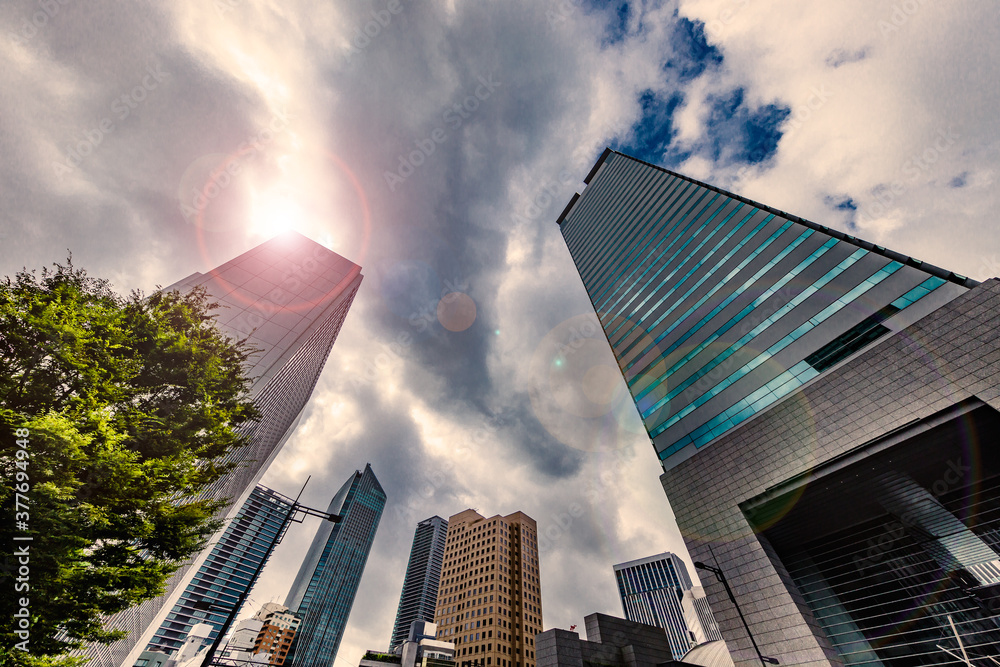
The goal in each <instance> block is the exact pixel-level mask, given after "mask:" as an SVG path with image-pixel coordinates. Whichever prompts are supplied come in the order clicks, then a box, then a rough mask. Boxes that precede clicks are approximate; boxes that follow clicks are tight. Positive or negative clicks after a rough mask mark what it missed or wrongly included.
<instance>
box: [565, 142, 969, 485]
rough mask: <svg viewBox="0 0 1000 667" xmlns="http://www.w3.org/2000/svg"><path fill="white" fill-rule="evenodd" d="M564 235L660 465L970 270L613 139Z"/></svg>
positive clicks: (951, 287)
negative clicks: (717, 183) (913, 253)
mask: <svg viewBox="0 0 1000 667" xmlns="http://www.w3.org/2000/svg"><path fill="white" fill-rule="evenodd" d="M585 182H586V183H587V184H588V185H587V188H586V190H585V192H584V195H582V196H578V197H577V198H574V200H573V201H572V202H571V203H570V205H569V206H567V209H566V210H565V211H564V212H563V214H562V216H560V218H559V223H560V230H561V231H562V235H563V238H565V240H566V245H567V246H568V247H569V251H570V254H571V255H572V256H573V261H574V262H575V263H576V266H577V269H578V270H579V272H580V277H581V278H582V279H583V284H584V286H585V287H586V289H587V293H588V294H589V295H590V300H591V302H592V303H593V306H594V309H595V310H596V311H597V315H598V317H599V318H600V321H601V325H602V326H603V328H604V331H605V333H606V334H607V338H608V341H609V342H610V343H611V348H612V350H613V352H614V354H615V358H616V359H617V360H618V364H619V366H620V367H621V370H622V374H623V375H624V377H625V381H626V384H627V385H628V388H629V391H630V392H631V394H632V397H633V398H634V400H635V403H636V407H637V408H638V410H639V414H640V416H641V417H642V420H643V423H644V424H645V426H646V430H647V431H648V433H649V436H650V438H651V439H652V441H653V446H654V447H655V449H656V453H657V455H658V456H659V459H660V461H661V464H662V466H663V469H664V470H669V469H670V468H672V467H674V466H676V465H678V464H680V463H681V462H682V461H684V460H686V459H688V458H690V457H692V456H694V455H695V454H696V453H697V452H699V451H702V450H703V449H704V448H705V447H706V446H709V445H710V444H711V443H712V441H713V440H715V439H716V438H718V437H719V436H720V435H722V434H723V433H726V432H727V431H729V430H730V429H732V428H734V427H736V426H737V425H739V424H740V423H742V422H744V421H746V420H747V419H750V418H751V417H753V416H754V415H756V414H758V413H760V412H762V411H763V410H765V409H766V408H767V407H768V406H770V405H772V404H773V403H775V402H776V401H778V400H780V399H781V398H782V397H784V396H786V395H788V394H789V393H790V392H792V391H794V390H795V389H796V388H798V387H801V386H802V385H803V384H805V383H807V382H809V381H810V380H812V379H813V378H815V377H816V376H818V375H819V374H820V373H822V372H824V371H825V370H827V369H829V368H831V367H833V366H834V365H836V364H837V363H839V362H841V361H843V360H844V359H846V358H847V357H849V356H851V355H852V354H854V353H856V352H858V351H859V350H861V349H862V348H864V347H865V346H867V345H869V344H870V343H872V342H873V341H875V340H877V339H878V338H881V337H882V336H884V335H886V334H888V333H889V332H890V331H899V330H900V329H901V328H903V327H904V326H905V325H907V324H909V323H910V322H913V321H915V320H916V319H918V318H920V317H922V316H923V315H925V314H927V313H928V312H930V311H932V310H934V309H936V308H938V307H940V306H941V305H942V304H944V303H946V302H947V301H949V300H951V299H953V298H955V297H956V296H958V295H959V294H962V293H963V292H965V291H966V290H967V289H968V288H969V287H970V286H972V285H974V284H975V282H974V281H970V280H968V279H967V278H964V277H962V276H958V275H956V274H954V273H950V272H948V271H945V270H943V269H939V268H937V267H933V266H930V265H928V264H924V263H923V262H920V261H917V260H914V259H912V258H910V257H906V256H905V255H901V254H899V253H896V252H893V251H891V250H887V249H886V248H883V247H881V246H877V245H873V244H871V243H868V242H866V241H861V240H860V239H857V238H854V237H853V236H849V235H847V234H843V233H841V232H838V231H835V230H832V229H829V228H826V227H822V226H820V225H817V224H815V223H811V222H808V221H806V220H802V219H801V218H797V217H795V216H792V215H788V214H785V213H782V212H781V211H777V210H774V209H772V208H770V207H767V206H764V205H762V204H757V203H755V202H752V201H750V200H747V199H744V198H742V197H738V196H736V195H733V194H730V193H727V192H724V191H722V190H719V189H717V188H714V187H712V186H710V185H706V184H704V183H700V182H698V181H695V180H692V179H689V178H686V177H684V176H681V175H679V174H675V173H672V172H669V171H667V170H665V169H661V168H659V167H655V166H653V165H650V164H646V163H644V162H641V161H639V160H636V159H634V158H629V157H627V156H625V155H622V154H620V153H616V152H614V151H611V150H606V151H605V152H604V154H603V155H602V156H601V158H600V159H599V160H598V162H597V164H596V165H595V166H594V169H593V170H592V171H591V173H590V174H589V175H588V176H587V178H586V180H585Z"/></svg>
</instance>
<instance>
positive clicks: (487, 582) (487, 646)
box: [435, 509, 542, 667]
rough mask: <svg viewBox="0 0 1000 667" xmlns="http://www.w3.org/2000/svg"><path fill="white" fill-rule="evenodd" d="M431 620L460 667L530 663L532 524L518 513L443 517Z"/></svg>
mask: <svg viewBox="0 0 1000 667" xmlns="http://www.w3.org/2000/svg"><path fill="white" fill-rule="evenodd" d="M438 591H439V592H438V603H437V608H436V612H435V621H436V622H437V624H438V639H442V640H444V641H449V642H454V644H455V662H456V663H457V664H458V665H459V666H460V667H535V635H537V634H538V633H539V632H541V631H542V602H541V581H540V579H539V571H538V529H537V526H536V524H535V520H534V519H532V518H531V517H529V516H528V515H526V514H524V513H523V512H515V513H513V514H510V515H508V516H500V515H495V516H492V517H489V518H487V517H484V516H482V515H481V514H479V513H478V512H477V511H475V510H472V509H468V510H465V511H462V512H459V513H458V514H456V515H454V516H452V517H451V518H450V519H448V536H447V540H446V545H445V554H444V564H443V567H442V569H441V584H440V586H439V588H438Z"/></svg>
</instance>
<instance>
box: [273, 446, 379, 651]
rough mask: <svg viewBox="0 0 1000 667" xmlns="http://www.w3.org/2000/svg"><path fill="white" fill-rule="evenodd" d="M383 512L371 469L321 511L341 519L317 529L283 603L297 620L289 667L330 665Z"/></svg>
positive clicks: (354, 478) (349, 482)
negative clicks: (296, 615)
mask: <svg viewBox="0 0 1000 667" xmlns="http://www.w3.org/2000/svg"><path fill="white" fill-rule="evenodd" d="M384 508H385V491H383V490H382V486H381V485H380V484H379V483H378V480H377V479H376V478H375V473H374V472H372V468H371V465H366V466H365V469H364V471H363V472H362V471H360V470H359V471H357V472H355V473H354V474H353V475H351V477H350V479H348V480H347V481H346V482H345V483H344V485H343V486H342V487H340V490H339V491H337V495H335V496H334V497H333V500H331V501H330V507H329V508H328V509H327V511H328V512H329V513H331V514H338V515H340V516H341V520H340V522H338V523H332V522H324V523H323V524H322V525H321V526H320V529H319V531H318V532H317V533H316V537H314V538H313V541H312V544H311V545H310V547H309V551H308V552H307V553H306V557H305V560H304V561H303V562H302V567H300V568H299V572H298V574H297V575H296V576H295V581H294V582H293V583H292V588H291V590H290V591H289V592H288V599H287V600H286V601H285V606H287V607H288V608H289V609H292V610H295V611H296V612H297V613H298V615H299V617H300V618H301V619H302V625H301V626H300V627H299V631H298V633H296V635H295V641H294V643H293V644H292V650H291V651H290V652H289V654H288V661H289V662H290V664H292V665H294V667H330V665H332V664H333V661H334V660H335V659H336V657H337V649H339V648H340V641H341V640H342V639H343V637H344V628H345V627H346V626H347V619H348V617H349V616H350V614H351V607H352V606H353V605H354V596H355V594H357V592H358V585H359V584H360V583H361V575H362V574H363V573H364V570H365V563H366V562H367V561H368V553H369V551H371V547H372V542H373V541H374V540H375V531H376V530H378V523H379V520H380V519H381V518H382V510H383V509H384Z"/></svg>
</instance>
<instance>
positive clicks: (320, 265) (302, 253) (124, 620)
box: [85, 232, 362, 667]
mask: <svg viewBox="0 0 1000 667" xmlns="http://www.w3.org/2000/svg"><path fill="white" fill-rule="evenodd" d="M361 280H362V275H361V267H359V266H358V265H356V264H354V263H352V262H350V261H348V260H347V259H344V258H343V257H341V256H340V255H338V254H336V253H334V252H332V251H330V250H327V249H326V248H324V247H323V246H321V245H319V244H318V243H315V242H313V241H311V240H309V239H307V238H306V237H304V236H302V235H301V234H298V233H295V232H289V233H286V234H283V235H281V236H278V237H275V238H273V239H271V240H270V241H267V242H265V243H263V244H261V245H259V246H257V247H256V248H253V249H251V250H249V251H247V252H245V253H243V254H242V255H239V256H238V257H235V258H234V259H231V260H229V261H228V262H226V263H224V264H222V265H221V266H218V267H216V268H214V269H212V270H211V271H209V272H208V273H205V274H202V273H195V274H192V275H190V276H188V277H187V278H184V279H183V280H180V281H179V282H177V283H175V284H173V285H171V286H170V287H168V288H167V290H180V291H184V290H190V289H193V288H194V287H195V286H199V285H200V286H202V287H204V288H205V289H206V290H207V291H208V293H209V294H210V295H211V296H212V297H213V299H215V300H216V301H217V302H218V303H219V304H220V305H221V306H222V308H221V309H220V310H219V311H216V323H217V324H218V325H219V327H220V328H221V329H222V330H223V331H224V332H226V333H228V334H229V335H231V336H233V337H236V338H244V337H246V338H247V339H248V340H249V342H250V343H251V344H252V345H253V346H254V347H256V348H257V349H258V350H259V352H258V353H257V354H255V355H254V356H252V357H251V358H250V359H249V360H248V367H247V369H246V371H247V375H248V376H249V377H251V378H254V381H253V384H252V385H251V388H250V396H251V398H252V399H253V401H254V403H255V404H256V405H257V407H258V409H259V411H260V413H261V419H260V421H258V422H256V423H253V424H251V425H249V426H248V427H247V429H246V431H245V432H246V434H247V435H248V436H249V444H247V445H246V446H244V447H241V448H239V449H236V450H234V451H233V452H232V453H230V454H229V456H228V458H227V461H234V462H237V463H238V464H239V465H238V466H237V467H236V469H235V470H233V471H232V472H231V473H229V474H227V475H226V476H224V477H222V478H221V479H219V480H218V481H217V482H216V483H215V484H214V485H213V486H212V487H211V489H209V490H208V491H207V492H206V494H205V495H206V496H207V497H210V498H229V499H231V500H232V504H231V505H230V512H229V517H230V518H231V517H232V516H233V515H234V514H235V513H236V511H238V509H239V508H240V507H241V506H242V505H243V503H244V502H245V501H246V499H247V497H248V496H249V495H250V492H251V491H252V489H253V488H254V485H255V484H257V482H258V481H260V478H261V476H262V475H263V473H264V471H265V470H266V469H267V467H268V465H270V463H271V461H272V460H273V459H274V457H275V456H276V455H277V453H278V451H279V450H280V449H281V447H282V445H283V444H284V442H285V440H286V439H287V438H288V436H289V435H290V434H291V432H292V431H293V430H294V426H295V423H296V420H297V419H298V416H299V414H300V413H301V411H302V408H303V407H304V406H305V404H306V402H307V401H308V400H309V396H310V395H311V393H312V390H313V387H315V386H316V381H317V380H318V379H319V375H320V372H321V371H322V370H323V366H324V364H325V363H326V359H327V356H328V355H329V353H330V349H331V347H332V346H333V343H334V341H335V340H336V339H337V335H338V334H339V332H340V328H341V325H342V324H343V323H344V318H345V317H346V316H347V311H348V309H349V308H350V306H351V303H352V301H353V300H354V295H355V294H356V293H357V291H358V287H359V286H360V284H361ZM220 518H226V517H220ZM206 555H207V553H206V552H203V553H202V554H201V555H200V556H196V557H195V558H194V559H192V560H191V561H190V562H189V563H188V564H187V565H185V566H184V567H183V568H181V569H180V570H178V571H177V573H175V574H174V576H173V577H171V579H170V580H169V581H168V583H167V587H166V592H165V594H164V595H162V596H160V597H158V598H155V599H153V600H149V601H147V602H145V603H143V604H142V605H139V606H138V607H135V608H132V609H129V610H126V611H124V612H121V613H119V614H116V615H115V616H113V617H112V618H111V619H109V621H108V623H107V624H106V627H108V628H109V629H120V630H126V631H127V632H128V635H127V636H126V637H125V638H124V639H122V640H120V641H118V642H115V643H114V644H112V645H110V646H103V645H91V647H89V649H88V650H87V651H86V652H85V653H86V655H87V657H90V658H91V659H92V662H93V664H99V665H101V666H102V667H104V666H105V665H108V666H111V665H122V664H126V665H132V664H133V662H134V661H135V659H136V658H137V657H138V655H139V653H140V652H141V651H142V649H143V647H145V645H146V643H147V642H149V641H150V640H151V639H152V634H153V632H154V631H155V630H156V629H157V628H159V627H160V624H161V623H162V622H163V621H164V620H165V616H166V614H167V613H168V612H169V610H170V609H172V608H173V606H174V604H176V602H177V600H178V599H179V597H180V594H181V592H182V591H184V590H185V589H186V588H187V585H188V583H189V582H190V581H191V578H192V577H193V576H194V574H195V572H197V571H198V568H200V566H201V564H202V562H203V560H204V558H205V556H206Z"/></svg>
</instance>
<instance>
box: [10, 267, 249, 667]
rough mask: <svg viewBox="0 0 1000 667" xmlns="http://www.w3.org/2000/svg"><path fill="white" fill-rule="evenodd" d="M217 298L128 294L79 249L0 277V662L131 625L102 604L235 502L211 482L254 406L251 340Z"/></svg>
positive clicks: (52, 661) (197, 540) (161, 572)
mask: <svg viewBox="0 0 1000 667" xmlns="http://www.w3.org/2000/svg"><path fill="white" fill-rule="evenodd" d="M216 308H218V304H217V303H214V302H212V301H211V300H210V299H209V297H208V296H207V295H206V293H205V292H204V291H203V290H195V291H192V292H189V293H187V294H178V293H176V292H171V293H164V292H162V291H157V292H155V293H154V294H152V295H150V296H144V295H142V294H141V293H138V292H133V293H132V294H130V295H129V296H127V297H123V296H120V295H118V294H116V293H115V292H114V291H113V290H112V289H111V288H110V286H109V284H108V282H107V281H105V280H100V279H95V278H91V277H89V276H87V275H86V272H85V271H83V270H81V269H77V268H74V267H73V266H72V261H70V262H68V264H67V265H66V266H63V265H60V264H56V265H54V268H53V269H45V270H43V271H42V273H41V275H40V276H39V275H37V274H36V273H35V272H27V271H25V272H21V273H18V274H17V276H16V277H15V278H14V279H13V280H12V279H10V278H6V279H4V281H3V282H2V283H0V438H2V443H0V477H2V480H0V483H2V486H0V503H2V508H3V509H2V516H0V539H2V543H3V546H4V552H5V555H4V556H0V558H4V561H3V563H2V564H0V565H2V566H3V569H4V571H3V572H0V575H6V576H0V587H2V589H3V593H2V594H0V665H19V666H20V665H25V666H27V665H31V666H33V667H35V666H38V667H40V666H42V665H71V664H78V663H79V662H80V659H78V658H71V657H69V656H67V655H66V654H67V652H69V651H70V650H72V649H73V648H76V647H79V646H82V645H83V643H84V642H92V641H97V642H109V641H112V640H114V639H116V638H118V637H120V636H121V633H117V632H111V631H108V630H106V629H105V628H104V627H103V625H102V617H103V616H104V615H107V614H113V613H115V612H119V611H122V610H124V609H127V608H129V607H131V606H134V605H136V604H138V603H140V602H142V601H144V600H147V599H150V598H153V597H156V596H157V595H158V594H160V593H161V592H162V591H163V587H164V584H165V582H166V580H167V579H168V577H169V576H170V575H171V574H172V573H173V572H174V571H175V570H176V569H177V568H178V567H179V566H180V565H181V564H183V563H184V562H185V561H186V560H187V559H188V558H189V557H190V556H191V555H192V554H194V553H195V552H197V551H198V550H199V549H201V548H203V547H204V544H205V542H206V540H207V539H208V536H210V535H211V534H212V533H213V532H214V531H215V530H217V529H218V527H219V522H218V521H217V520H215V519H214V517H215V516H216V515H217V513H218V512H219V510H220V509H222V507H224V506H225V504H226V502H227V501H226V500H225V499H209V498H208V497H207V496H206V494H204V493H203V492H204V491H205V489H206V487H207V486H208V485H210V484H211V483H212V482H214V481H215V480H217V479H218V478H219V477H220V476H221V475H223V474H225V473H226V472H227V471H228V470H230V469H231V466H232V465H233V464H226V463H224V462H223V457H224V456H225V455H226V454H227V453H228V452H230V451H232V450H233V449H234V448H237V447H240V446H242V445H243V444H245V443H244V441H245V436H244V435H243V434H242V431H241V429H240V428H239V427H240V426H241V425H244V424H247V423H248V422H249V421H252V420H255V419H257V417H258V414H257V411H256V410H255V408H254V406H253V404H252V403H251V402H250V401H249V399H248V397H247V392H248V389H249V382H250V381H249V379H248V378H246V377H245V376H244V374H243V368H244V362H245V361H246V359H247V357H248V355H249V354H251V353H252V352H253V350H252V349H251V348H250V347H249V346H248V344H247V342H246V341H245V340H235V339H233V338H231V337H228V336H226V335H225V334H224V333H222V332H221V331H220V330H219V329H217V328H216V326H215V324H214V320H213V312H212V311H213V310H215V309H216ZM25 434H27V437H26V438H23V437H19V436H23V435H25ZM22 445H23V446H22ZM23 452H26V453H23ZM22 491H23V493H21V492H22ZM19 493H20V496H21V499H22V500H23V499H24V498H27V499H28V503H29V504H27V505H24V504H23V503H22V506H21V507H18V494H19ZM18 512H26V514H18ZM21 520H25V523H24V524H19V523H18V521H21ZM25 528H26V530H25ZM15 536H21V537H24V536H30V537H31V538H32V539H31V541H26V540H20V541H18V540H15V539H14V538H15ZM25 545H27V546H28V551H29V556H28V559H29V564H28V569H29V570H30V574H29V575H28V580H27V581H26V582H24V581H21V582H19V581H18V579H20V578H21V577H20V576H19V568H20V560H21V559H23V558H24V556H23V555H20V554H18V553H17V551H18V550H23V549H24V546H25ZM23 583H26V584H27V588H26V589H25V588H24V587H23V586H20V585H19V584H23ZM22 598H27V601H28V607H27V608H28V610H29V613H30V626H29V633H30V635H29V640H28V643H27V645H26V646H27V647H28V648H29V649H30V652H29V653H26V652H24V651H21V650H19V649H18V648H17V645H18V644H19V643H20V642H22V638H23V635H19V634H18V633H17V631H18V629H19V626H18V623H19V621H20V619H18V618H17V617H16V616H15V614H16V613H18V611H19V609H20V603H21V599H22ZM21 646H22V648H23V647H24V646H25V645H24V644H21Z"/></svg>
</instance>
